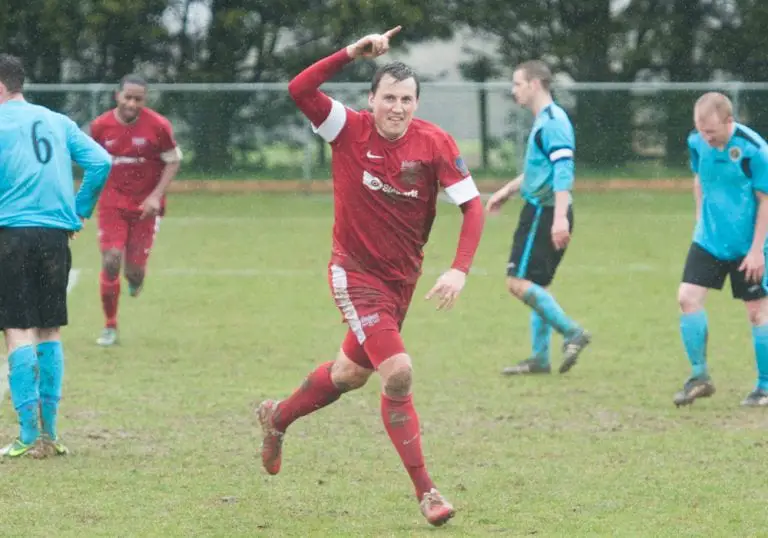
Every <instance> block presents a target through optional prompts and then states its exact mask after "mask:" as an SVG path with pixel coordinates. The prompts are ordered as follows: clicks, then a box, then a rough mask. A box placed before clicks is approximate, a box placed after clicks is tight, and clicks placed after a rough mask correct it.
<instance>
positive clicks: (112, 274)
mask: <svg viewBox="0 0 768 538" xmlns="http://www.w3.org/2000/svg"><path fill="white" fill-rule="evenodd" d="M122 261H123V255H122V253H121V252H120V251H118V250H107V251H106V252H104V253H103V254H102V256H101V267H102V269H103V270H104V272H105V273H106V274H107V276H108V277H109V278H110V279H112V280H114V279H116V278H117V277H119V276H120V265H121V264H122Z"/></svg>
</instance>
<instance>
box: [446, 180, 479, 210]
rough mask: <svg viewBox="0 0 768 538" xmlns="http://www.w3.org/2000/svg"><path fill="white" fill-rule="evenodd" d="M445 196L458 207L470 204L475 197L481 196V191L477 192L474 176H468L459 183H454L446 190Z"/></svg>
mask: <svg viewBox="0 0 768 538" xmlns="http://www.w3.org/2000/svg"><path fill="white" fill-rule="evenodd" d="M445 194H447V195H448V197H449V198H450V199H451V201H452V202H453V203H454V204H456V205H461V204H464V203H466V202H469V201H470V200H471V199H472V198H474V197H475V196H480V191H478V190H477V185H475V180H474V179H472V176H467V177H465V178H464V179H462V180H461V181H459V182H458V183H454V184H453V185H451V186H450V187H446V188H445Z"/></svg>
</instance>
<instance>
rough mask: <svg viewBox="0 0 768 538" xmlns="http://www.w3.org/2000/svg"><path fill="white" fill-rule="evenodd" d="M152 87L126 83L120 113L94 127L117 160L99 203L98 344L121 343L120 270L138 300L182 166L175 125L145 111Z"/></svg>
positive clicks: (131, 79)
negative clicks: (101, 318) (101, 316)
mask: <svg viewBox="0 0 768 538" xmlns="http://www.w3.org/2000/svg"><path fill="white" fill-rule="evenodd" d="M146 94H147V83H146V82H145V81H144V80H143V79H142V78H141V77H138V76H136V75H127V76H126V77H124V78H123V79H122V80H121V81H120V86H119V87H118V91H117V93H116V95H115V99H116V101H117V107H116V108H115V109H113V110H109V111H108V112H105V113H104V114H102V115H101V116H99V117H98V118H96V119H95V120H93V122H92V123H91V136H92V137H93V138H94V140H96V142H98V143H99V144H101V145H102V146H104V148H105V149H106V150H107V151H108V152H109V153H110V154H111V155H112V157H113V164H112V172H111V173H110V175H109V179H108V180H107V184H106V186H105V187H104V191H103V193H102V195H101V198H100V199H99V246H100V249H101V260H102V270H101V276H100V284H101V302H102V306H103V308H104V316H105V318H106V323H105V327H104V330H103V332H102V334H101V336H100V337H99V339H98V340H97V341H96V342H97V343H98V344H99V345H102V346H111V345H113V344H115V343H116V342H117V304H118V299H119V297H120V268H121V265H122V264H123V257H125V260H124V261H125V279H126V280H127V281H128V290H129V292H130V295H131V296H132V297H137V296H138V295H139V293H140V292H141V289H142V286H143V284H144V275H145V270H146V266H147V259H148V257H149V252H150V250H151V248H152V243H153V241H154V238H155V232H156V231H157V226H158V224H159V222H160V217H162V215H163V214H164V213H165V191H166V189H167V188H168V185H169V184H170V183H171V181H172V180H173V178H174V176H175V175H176V172H178V170H179V165H180V164H181V150H180V149H179V148H178V146H177V145H176V141H175V140H174V137H173V128H172V127H171V123H170V122H169V121H168V120H167V119H166V118H164V117H163V116H161V115H160V114H158V113H157V112H155V111H154V110H151V109H149V108H147V107H145V106H144V101H145V100H146Z"/></svg>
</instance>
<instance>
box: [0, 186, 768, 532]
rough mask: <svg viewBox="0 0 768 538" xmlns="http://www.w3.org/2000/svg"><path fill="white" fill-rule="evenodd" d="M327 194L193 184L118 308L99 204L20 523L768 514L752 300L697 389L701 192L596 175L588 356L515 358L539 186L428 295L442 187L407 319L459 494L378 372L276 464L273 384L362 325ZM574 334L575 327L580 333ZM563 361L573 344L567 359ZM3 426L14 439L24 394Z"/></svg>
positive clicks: (12, 466) (523, 522) (643, 525)
mask: <svg viewBox="0 0 768 538" xmlns="http://www.w3.org/2000/svg"><path fill="white" fill-rule="evenodd" d="M331 206H332V203H331V200H330V198H329V197H325V196H318V197H304V196H298V195H297V196H278V195H244V194H241V195H218V196H217V195H202V194H188V195H177V196H175V197H174V198H172V199H171V201H170V210H169V216H168V217H167V218H166V219H165V220H164V221H163V223H162V225H161V228H160V232H159V235H158V238H157V243H156V249H155V252H154V254H153V257H152V258H151V260H150V274H149V277H148V281H147V286H146V289H145V292H144V294H143V295H142V296H141V297H140V298H139V299H131V298H130V297H128V294H127V292H125V287H124V294H123V296H122V298H121V301H122V303H121V329H122V332H121V337H122V343H121V345H120V346H118V347H115V348H113V349H100V348H98V347H97V346H96V345H95V344H94V340H95V338H96V337H97V336H98V333H99V331H100V329H101V322H102V319H101V309H100V303H99V298H98V283H97V279H98V267H99V256H98V252H97V247H96V236H95V223H93V222H90V223H88V226H87V229H86V231H85V232H84V233H83V234H82V235H81V236H80V237H79V238H78V239H77V240H76V241H75V242H74V243H73V253H74V266H75V267H76V268H77V269H79V270H80V272H79V273H78V275H79V279H78V282H77V285H76V286H75V287H74V288H73V290H72V293H71V295H70V299H71V300H70V315H71V325H70V326H69V327H68V328H67V329H66V330H65V332H64V340H65V345H66V353H67V360H68V362H67V370H66V373H65V383H64V385H65V386H64V391H65V399H64V400H63V402H62V415H63V416H62V418H61V425H60V429H61V432H62V435H63V436H64V438H65V439H66V441H67V443H68V445H69V446H70V448H71V449H72V450H73V454H72V455H71V456H70V457H67V458H59V459H50V460H43V461H35V460H21V461H10V462H3V463H2V464H1V465H0V473H2V478H3V484H2V485H3V487H2V493H0V503H1V504H2V509H0V529H2V530H3V534H4V535H5V536H9V537H15V536H25V537H31V536H44V537H48V536H57V537H63V536H76V537H84V536H87V537H97V536H104V537H116V536H120V537H123V536H125V537H175V536H185V537H186V536H206V537H208V536H220V537H235V536H238V537H239V536H243V537H245V536H268V537H283V536H286V537H288V536H290V537H306V536H318V537H334V538H335V537H341V536H350V537H388V536H398V537H399V536H403V537H405V536H407V537H412V536H437V535H438V534H439V535H444V536H462V537H464V536H478V537H488V536H543V537H551V536H553V537H561V536H562V537H569V538H570V537H580V536H610V537H635V536H648V537H666V536H669V537H680V536H690V537H694V536H723V537H735V536H738V537H744V536H764V535H765V529H766V528H767V527H768V511H767V510H766V508H765V506H766V501H768V485H766V482H765V481H764V480H763V475H762V473H763V472H764V469H765V454H766V446H768V441H766V435H765V432H766V427H768V414H766V411H765V410H763V409H743V408H740V407H739V402H740V401H741V399H742V398H743V397H744V396H745V395H746V393H747V392H748V391H749V390H751V389H752V386H753V383H754V379H755V372H754V362H753V359H752V350H751V340H750V336H749V335H750V332H749V328H748V325H747V321H746V315H745V313H744V312H743V307H742V306H741V305H740V304H738V303H737V302H735V301H733V300H731V299H730V298H729V296H728V294H727V293H721V294H715V295H713V296H712V297H711V298H710V302H709V306H710V308H709V312H710V322H711V333H710V340H709V342H710V352H709V357H710V362H711V366H712V374H713V376H714V380H715V383H716V385H717V389H718V392H717V394H716V395H715V397H714V398H712V399H711V400H707V401H700V402H697V403H696V405H694V406H693V407H691V408H687V409H676V408H675V407H674V406H673V405H672V395H673V393H674V392H675V391H676V390H678V388H679V387H680V385H681V384H682V382H683V381H684V380H685V378H686V376H687V374H688V367H687V362H686V360H685V358H684V356H683V349H682V345H681V344H680V341H679V336H678V329H677V324H678V320H677V306H676V298H675V296H676V289H677V285H678V280H679V276H680V272H681V266H682V263H683V260H684V256H685V252H686V248H687V245H688V243H689V240H690V231H691V226H692V219H693V214H692V210H693V205H692V201H691V199H690V196H688V195H682V194H661V193H658V194H645V193H616V194H614V193H610V194H590V195H582V194H579V195H578V196H577V199H576V230H575V236H574V239H573V242H572V245H571V250H570V252H569V253H568V255H567V256H566V259H565V261H564V263H563V265H562V268H561V272H560V274H559V276H558V280H557V282H556V284H555V286H554V288H553V289H554V292H555V294H556V295H557V296H558V297H559V298H560V301H561V303H562V304H563V305H564V307H565V308H566V309H567V311H568V312H570V313H571V314H572V315H573V316H574V317H576V318H577V319H579V320H580V321H582V322H583V323H584V324H585V326H586V327H588V328H589V329H590V330H591V331H592V332H593V335H594V340H593V344H592V346H591V347H590V348H588V350H587V351H586V352H585V354H584V355H583V357H582V359H580V362H579V364H578V365H577V366H576V367H575V368H574V369H573V370H572V371H571V372H570V373H569V374H567V375H566V376H560V375H557V374H554V375H552V376H548V377H536V378H523V379H510V378H504V377H502V376H500V375H499V371H500V369H501V368H502V367H504V366H506V365H508V364H510V363H513V362H516V361H518V360H520V359H522V358H525V357H526V356H527V353H528V350H529V337H528V313H527V311H526V309H525V308H524V307H523V306H521V305H519V304H516V303H515V302H514V301H513V300H512V299H511V298H509V297H508V296H507V294H506V292H505V290H504V280H503V274H504V268H505V265H506V258H507V254H508V248H509V242H510V239H511V235H512V231H513V228H514V225H515V221H516V217H517V210H518V209H519V202H517V201H515V202H514V203H510V207H509V209H508V210H507V211H506V212H505V214H504V215H502V216H500V217H498V218H494V219H490V220H489V221H488V223H487V227H486V232H485V237H484V239H483V242H482V245H481V247H480V250H479V252H478V255H477V259H476V274H475V275H473V276H471V277H470V279H469V280H468V285H467V287H466V289H465V291H464V294H463V296H462V297H461V300H460V301H459V303H458V305H457V306H456V308H455V309H454V310H453V311H450V312H447V313H446V312H437V311H435V310H434V306H433V305H432V304H430V303H427V302H425V301H424V300H423V295H424V293H425V292H426V291H427V289H428V288H429V287H430V286H431V285H432V283H433V282H434V279H435V278H436V277H437V275H438V274H439V272H440V271H441V270H443V269H444V268H445V267H446V266H447V265H448V264H449V263H450V260H451V259H452V256H453V251H454V248H455V243H456V237H457V234H458V227H459V224H460V217H459V212H458V211H457V210H456V208H455V207H452V206H450V205H448V204H441V206H440V210H439V216H438V220H437V223H436V226H435V229H434V232H433V236H432V241H431V243H430V245H429V246H428V249H427V263H426V266H425V275H424V277H423V279H422V281H421V283H420V285H419V289H418V290H417V294H416V299H415V301H414V305H413V307H412V309H411V311H410V314H409V318H408V321H407V323H406V327H405V331H404V338H405V341H406V345H407V346H408V348H409V351H410V353H411V354H412V356H413V357H414V363H415V403H416V405H417V408H418V410H419V413H420V415H421V421H422V427H423V431H424V448H425V452H426V456H427V465H428V467H429V468H430V470H431V472H432V474H433V477H434V478H435V480H436V482H437V484H438V486H439V487H440V489H441V491H442V492H443V493H444V494H445V495H446V496H447V497H448V498H449V499H450V500H451V501H452V502H453V503H454V504H455V506H456V508H457V510H458V513H457V516H456V518H455V519H454V520H452V521H451V523H449V524H448V525H447V526H445V527H443V528H441V529H437V530H435V529H432V528H430V527H429V526H428V525H427V524H426V522H424V520H423V519H422V517H421V515H420V514H419V511H418V507H417V504H416V502H415V500H414V498H413V494H412V488H411V485H410V482H409V480H408V478H407V475H406V474H405V472H404V471H403V470H402V468H401V463H400V461H399V459H398V457H397V455H396V453H395V450H394V448H393V447H392V446H391V445H390V443H389V440H388V438H387V436H386V433H385V432H384V428H383V426H382V424H381V422H380V418H379V386H378V384H377V383H376V382H375V379H373V380H372V382H371V383H370V384H369V385H368V386H366V387H364V388H363V389H361V390H359V391H357V392H355V393H351V394H347V395H345V396H344V397H343V398H342V399H341V400H340V401H339V402H337V403H336V404H334V405H333V406H331V407H329V408H327V409H324V410H322V411H320V412H318V413H316V414H314V415H312V416H310V417H307V418H305V419H303V420H300V421H299V422H297V423H296V424H294V425H293V426H292V427H291V429H290V430H289V432H288V435H287V436H286V442H285V446H284V448H285V452H284V461H283V470H282V472H281V474H280V475H278V476H275V477H271V476H267V475H266V474H265V473H264V472H263V471H262V469H261V467H260V462H259V459H258V455H257V452H258V446H259V442H260V438H259V436H258V435H257V431H256V430H255V428H254V426H253V424H252V419H251V414H252V408H253V405H254V404H255V403H258V402H259V401H260V400H261V399H263V398H267V397H284V396H287V395H288V394H289V393H290V391H292V390H293V389H294V388H295V387H296V386H297V384H298V383H300V382H301V380H302V378H303V376H304V375H305V374H306V373H307V372H308V371H309V370H310V369H312V368H313V367H314V365H315V364H317V363H319V362H320V361H325V360H329V359H332V358H333V356H334V354H335V352H336V350H337V348H338V345H339V343H340V341H341V338H342V337H343V335H344V332H345V329H344V326H343V325H341V324H340V316H339V314H338V312H337V311H336V309H335V307H334V306H333V303H332V300H331V297H330V293H329V291H328V288H327V279H326V274H325V267H326V263H327V259H328V251H329V244H330V224H331V211H332V207H331ZM559 343H560V340H559V339H556V340H555V344H556V346H557V348H559ZM555 364H557V362H556V363H555ZM4 400H5V401H3V403H2V406H1V407H0V434H2V436H3V438H4V439H7V440H9V441H10V440H11V438H12V437H13V436H14V435H15V434H16V428H15V423H14V421H15V418H14V415H13V412H12V407H11V405H10V403H9V401H7V400H8V398H7V396H6V397H5V399H4Z"/></svg>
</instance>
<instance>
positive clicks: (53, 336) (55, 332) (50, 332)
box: [36, 327, 61, 342]
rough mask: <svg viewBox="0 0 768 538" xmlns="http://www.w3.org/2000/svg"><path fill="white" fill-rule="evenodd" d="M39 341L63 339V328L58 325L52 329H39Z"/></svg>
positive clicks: (37, 336)
mask: <svg viewBox="0 0 768 538" xmlns="http://www.w3.org/2000/svg"><path fill="white" fill-rule="evenodd" d="M36 338H37V341H38V342H54V341H57V340H60V339H61V330H60V329H59V328H58V327H54V328H51V329H37V335H36Z"/></svg>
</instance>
